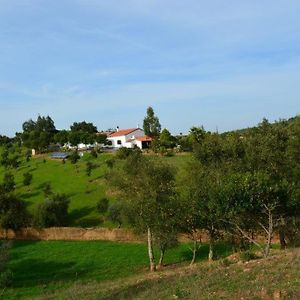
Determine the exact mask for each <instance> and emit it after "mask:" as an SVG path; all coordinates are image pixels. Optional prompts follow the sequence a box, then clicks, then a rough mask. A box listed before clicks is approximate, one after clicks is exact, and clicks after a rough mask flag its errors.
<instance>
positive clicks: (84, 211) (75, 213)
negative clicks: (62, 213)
mask: <svg viewBox="0 0 300 300" xmlns="http://www.w3.org/2000/svg"><path fill="white" fill-rule="evenodd" d="M93 211H95V208H94V207H83V208H77V209H73V210H72V211H71V212H70V214H69V220H70V221H71V220H78V219H81V218H83V217H85V216H88V215H89V214H90V213H91V212H93ZM98 222H99V221H98Z"/></svg>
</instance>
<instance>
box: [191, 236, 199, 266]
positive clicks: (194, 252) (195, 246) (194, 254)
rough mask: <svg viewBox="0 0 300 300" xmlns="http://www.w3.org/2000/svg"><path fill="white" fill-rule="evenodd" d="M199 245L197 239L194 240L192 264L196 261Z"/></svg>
mask: <svg viewBox="0 0 300 300" xmlns="http://www.w3.org/2000/svg"><path fill="white" fill-rule="evenodd" d="M197 247H198V245H197V241H196V240H194V246H193V250H192V252H193V258H192V261H191V263H190V265H193V264H194V263H195V260H196V254H197Z"/></svg>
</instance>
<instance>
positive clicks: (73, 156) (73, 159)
mask: <svg viewBox="0 0 300 300" xmlns="http://www.w3.org/2000/svg"><path fill="white" fill-rule="evenodd" d="M69 159H70V162H71V164H76V163H77V161H78V160H79V159H80V156H79V154H78V152H77V151H73V152H72V153H71V155H70V156H69Z"/></svg>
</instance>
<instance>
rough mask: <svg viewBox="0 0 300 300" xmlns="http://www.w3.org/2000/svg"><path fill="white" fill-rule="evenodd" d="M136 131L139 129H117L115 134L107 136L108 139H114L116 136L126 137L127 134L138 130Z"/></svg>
mask: <svg viewBox="0 0 300 300" xmlns="http://www.w3.org/2000/svg"><path fill="white" fill-rule="evenodd" d="M138 129H140V128H129V129H119V130H118V131H115V132H113V133H111V134H109V136H108V137H116V136H122V135H127V134H130V133H132V132H134V131H136V130H138ZM140 130H141V129H140Z"/></svg>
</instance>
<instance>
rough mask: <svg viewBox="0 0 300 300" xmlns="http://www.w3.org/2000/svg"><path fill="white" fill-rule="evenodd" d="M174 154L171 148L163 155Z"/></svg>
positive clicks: (170, 155) (169, 155)
mask: <svg viewBox="0 0 300 300" xmlns="http://www.w3.org/2000/svg"><path fill="white" fill-rule="evenodd" d="M174 155H175V154H174V151H173V150H168V151H167V152H166V153H165V156H167V157H172V156H174Z"/></svg>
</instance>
